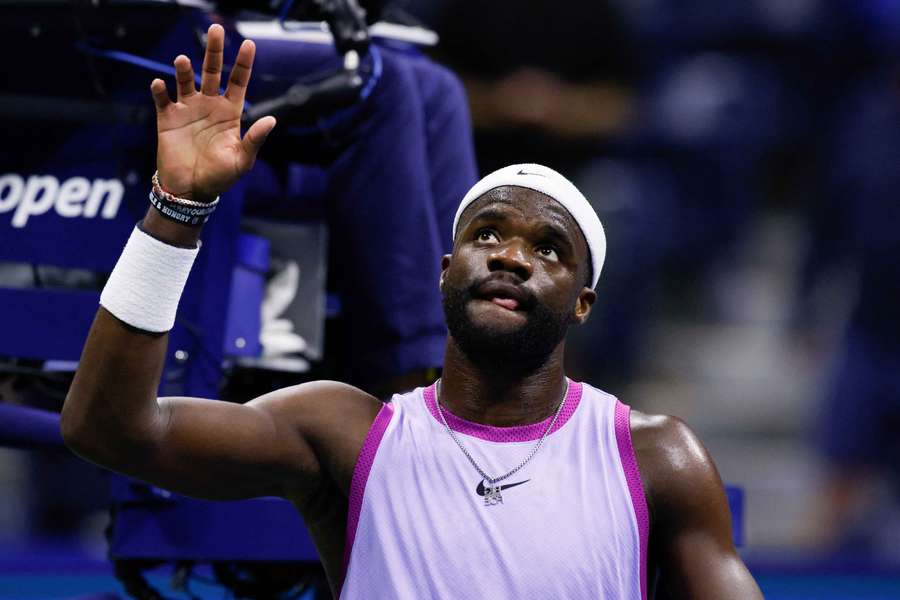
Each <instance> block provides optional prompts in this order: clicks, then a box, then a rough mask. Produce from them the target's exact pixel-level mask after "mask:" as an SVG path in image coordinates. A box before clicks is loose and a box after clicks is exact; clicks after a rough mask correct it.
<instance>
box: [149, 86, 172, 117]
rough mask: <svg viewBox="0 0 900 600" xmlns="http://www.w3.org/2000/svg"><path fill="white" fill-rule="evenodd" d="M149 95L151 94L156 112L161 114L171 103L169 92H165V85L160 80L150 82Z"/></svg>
mask: <svg viewBox="0 0 900 600" xmlns="http://www.w3.org/2000/svg"><path fill="white" fill-rule="evenodd" d="M150 93H151V94H153V103H154V104H156V110H157V112H162V111H163V110H165V108H166V107H167V106H168V105H169V104H171V103H172V100H171V99H170V98H169V92H168V91H167V90H166V83H165V82H164V81H163V80H162V79H154V80H153V81H151V82H150Z"/></svg>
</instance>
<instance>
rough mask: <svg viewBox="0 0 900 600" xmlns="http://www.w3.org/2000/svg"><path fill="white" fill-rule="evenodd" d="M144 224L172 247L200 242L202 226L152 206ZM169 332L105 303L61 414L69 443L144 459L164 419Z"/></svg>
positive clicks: (98, 457) (96, 456)
mask: <svg viewBox="0 0 900 600" xmlns="http://www.w3.org/2000/svg"><path fill="white" fill-rule="evenodd" d="M141 228H142V229H143V230H144V231H145V232H146V233H148V234H149V235H151V236H152V237H154V238H156V239H157V240H159V241H162V242H165V243H167V244H172V245H173V246H181V247H189V248H190V247H196V246H197V241H198V239H199V237H200V227H189V226H185V225H182V224H180V223H176V222H174V221H170V220H167V219H165V218H163V217H162V216H161V215H160V214H159V213H158V212H157V211H156V209H153V208H151V209H149V210H148V212H147V215H146V217H145V218H144V221H143V223H142V224H141ZM167 343H168V334H165V333H150V332H146V331H141V330H138V329H136V328H134V327H131V326H129V325H127V324H126V323H124V322H122V321H121V320H119V319H118V318H117V317H115V316H114V315H113V314H112V313H110V312H109V311H107V310H106V309H104V308H100V309H99V311H98V313H97V316H96V318H95V320H94V323H93V325H92V326H91V330H90V333H89V334H88V338H87V341H86V343H85V347H84V351H83V352H82V356H81V361H80V363H79V368H78V371H77V372H76V374H75V379H74V381H73V382H72V386H71V388H70V390H69V394H68V396H67V397H66V402H65V405H64V406H63V413H62V432H63V436H64V438H65V440H66V442H67V443H68V444H69V445H70V446H71V447H72V449H73V450H75V451H76V452H77V453H79V454H81V455H82V456H84V457H85V458H87V459H89V460H92V461H94V462H97V463H99V464H102V465H104V466H107V467H110V468H116V467H117V466H119V465H121V464H129V463H133V462H134V461H139V460H140V459H141V456H140V455H142V454H145V453H146V452H148V451H149V450H150V449H151V448H152V445H153V444H154V443H155V436H156V435H157V434H158V431H159V428H160V426H161V425H162V424H161V423H160V415H159V406H158V404H157V401H156V396H157V389H158V388H159V382H160V377H161V375H162V369H163V365H164V363H165V355H166V347H167Z"/></svg>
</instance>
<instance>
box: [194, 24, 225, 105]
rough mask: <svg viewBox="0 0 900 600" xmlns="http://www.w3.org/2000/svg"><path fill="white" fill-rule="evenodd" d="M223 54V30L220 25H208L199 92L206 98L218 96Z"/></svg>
mask: <svg viewBox="0 0 900 600" xmlns="http://www.w3.org/2000/svg"><path fill="white" fill-rule="evenodd" d="M224 52H225V30H224V29H222V26H221V25H210V26H209V31H208V32H207V34H206V54H205V55H204V56H203V74H202V75H201V76H200V91H201V92H202V93H203V94H204V95H206V96H218V95H219V82H220V81H221V79H222V55H223V54H224Z"/></svg>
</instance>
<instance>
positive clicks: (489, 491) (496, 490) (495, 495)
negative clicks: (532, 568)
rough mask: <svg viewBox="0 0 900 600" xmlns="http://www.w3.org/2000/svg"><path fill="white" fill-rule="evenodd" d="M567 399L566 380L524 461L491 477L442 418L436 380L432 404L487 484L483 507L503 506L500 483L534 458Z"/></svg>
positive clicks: (439, 392)
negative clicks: (563, 389) (544, 428)
mask: <svg viewBox="0 0 900 600" xmlns="http://www.w3.org/2000/svg"><path fill="white" fill-rule="evenodd" d="M568 397H569V379H568V378H566V389H565V391H564V392H563V397H562V400H561V401H560V403H559V406H557V407H556V412H555V413H554V414H553V420H551V421H550V424H549V425H548V426H547V429H546V430H545V431H544V433H543V435H541V437H540V439H538V441H537V443H536V444H535V445H534V448H532V449H531V452H529V453H528V456H526V457H525V460H523V461H522V462H520V463H519V464H518V466H517V467H516V468H514V469H513V470H512V471H509V472H508V473H506V474H505V475H501V476H500V477H491V476H490V475H488V474H487V473H485V472H484V469H482V468H481V467H480V466H479V464H478V463H477V462H475V459H474V458H472V455H471V454H469V451H468V450H467V449H466V447H465V446H464V445H463V443H462V441H460V439H459V438H458V437H456V432H454V431H453V429H451V428H450V425H449V424H448V423H447V419H446V417H444V411H443V409H442V408H441V380H440V379H438V380H437V383H436V384H435V394H434V404H435V406H436V407H437V411H438V414H439V415H440V416H441V422H442V423H443V424H444V429H446V430H447V433H449V434H450V437H451V438H453V441H454V442H456V445H457V446H459V449H460V450H462V453H463V454H464V455H465V456H466V458H467V459H468V460H469V462H470V463H471V464H472V466H473V467H475V470H476V471H478V474H479V475H481V479H482V481H483V482H485V483H487V485H486V486H485V491H484V505H485V506H495V505H497V504H503V496H502V495H501V494H500V482H501V481H504V480H506V479H509V478H510V477H512V476H513V475H515V474H516V473H518V472H519V470H520V469H522V468H523V467H524V466H525V465H527V464H528V462H529V461H530V460H531V459H532V458H534V455H535V454H537V452H538V450H540V449H541V446H542V445H543V443H544V440H545V439H546V438H547V436H548V435H550V431H552V430H553V426H554V425H556V420H557V419H558V418H559V413H561V412H562V407H563V405H564V404H565V403H566V399H567V398H568Z"/></svg>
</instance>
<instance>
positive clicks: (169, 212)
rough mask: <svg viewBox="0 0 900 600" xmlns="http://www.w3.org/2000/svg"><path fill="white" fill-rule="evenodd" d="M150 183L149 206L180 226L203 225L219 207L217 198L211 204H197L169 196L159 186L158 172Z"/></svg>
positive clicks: (193, 201)
mask: <svg viewBox="0 0 900 600" xmlns="http://www.w3.org/2000/svg"><path fill="white" fill-rule="evenodd" d="M151 182H152V183H153V187H152V188H151V190H150V196H149V198H150V204H151V205H152V206H153V208H155V209H156V210H158V211H159V213H160V214H161V215H162V216H164V217H166V218H167V219H170V220H172V221H175V222H177V223H181V224H182V225H203V224H204V223H206V221H208V220H209V215H211V214H212V213H213V212H215V210H216V208H217V207H218V205H219V197H218V196H217V197H216V199H215V200H213V201H212V202H197V201H195V200H188V199H187V198H179V197H178V196H175V195H173V194H170V193H169V192H167V191H165V190H164V189H162V186H161V185H160V184H159V172H158V171H157V172H156V173H154V174H153V177H152V178H151Z"/></svg>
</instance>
